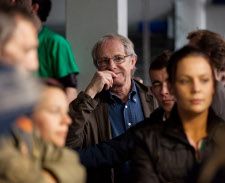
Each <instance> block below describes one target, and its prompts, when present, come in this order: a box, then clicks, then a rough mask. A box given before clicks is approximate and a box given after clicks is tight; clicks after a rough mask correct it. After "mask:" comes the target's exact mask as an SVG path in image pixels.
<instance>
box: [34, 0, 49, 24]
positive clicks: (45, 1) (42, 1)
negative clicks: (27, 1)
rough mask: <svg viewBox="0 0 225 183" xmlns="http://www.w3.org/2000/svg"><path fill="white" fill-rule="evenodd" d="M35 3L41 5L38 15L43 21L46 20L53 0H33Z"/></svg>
mask: <svg viewBox="0 0 225 183" xmlns="http://www.w3.org/2000/svg"><path fill="white" fill-rule="evenodd" d="M34 4H38V5H39V9H38V12H37V15H38V17H39V18H40V20H41V21H42V22H46V21H47V18H48V16H49V13H50V11H51V8H52V1H51V0H32V5H34Z"/></svg>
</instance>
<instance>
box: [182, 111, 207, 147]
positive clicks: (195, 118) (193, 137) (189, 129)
mask: <svg viewBox="0 0 225 183" xmlns="http://www.w3.org/2000/svg"><path fill="white" fill-rule="evenodd" d="M179 115H180V118H181V121H182V125H183V128H184V132H185V134H186V136H187V138H188V141H189V143H190V144H191V145H192V146H193V147H194V148H195V149H197V148H198V144H199V142H200V141H201V140H202V139H203V138H204V137H206V136H207V117H208V110H206V111H204V112H202V113H200V114H199V113H198V114H195V115H190V114H187V112H182V111H179Z"/></svg>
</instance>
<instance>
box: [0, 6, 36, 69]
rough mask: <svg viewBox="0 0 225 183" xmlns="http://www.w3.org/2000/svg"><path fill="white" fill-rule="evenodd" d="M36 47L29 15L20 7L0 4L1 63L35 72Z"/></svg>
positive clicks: (33, 26) (34, 31)
mask: <svg viewBox="0 0 225 183" xmlns="http://www.w3.org/2000/svg"><path fill="white" fill-rule="evenodd" d="M37 46H38V40H37V31H36V28H35V25H34V21H33V18H31V16H30V13H29V12H28V11H27V10H26V9H24V8H22V7H20V6H10V5H8V4H5V3H0V59H1V62H4V64H7V65H17V66H19V67H23V68H24V69H25V70H28V71H36V70H37V69H38V58H37Z"/></svg>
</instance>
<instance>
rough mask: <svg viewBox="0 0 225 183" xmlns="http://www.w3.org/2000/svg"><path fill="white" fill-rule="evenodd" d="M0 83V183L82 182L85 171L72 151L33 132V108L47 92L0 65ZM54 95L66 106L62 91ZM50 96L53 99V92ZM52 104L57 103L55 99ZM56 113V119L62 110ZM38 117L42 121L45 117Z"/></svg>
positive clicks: (23, 73)
mask: <svg viewBox="0 0 225 183" xmlns="http://www.w3.org/2000/svg"><path fill="white" fill-rule="evenodd" d="M0 80H1V82H0V88H1V92H0V98H1V101H0V126H1V128H0V129H1V130H0V146H1V148H0V154H1V156H0V180H2V181H3V180H4V181H6V182H10V183H14V182H15V183H18V182H21V183H22V182H23V183H30V182H32V183H36V182H37V183H39V182H40V183H45V182H46V183H47V182H48V183H56V182H57V183H70V182H71V183H72V182H78V183H80V182H84V181H85V172H84V169H83V167H82V166H81V165H80V163H79V158H78V157H77V155H76V154H75V152H72V151H70V150H68V149H66V148H63V147H62V146H63V143H62V142H61V141H54V140H53V139H48V141H49V143H47V142H45V141H44V140H42V138H43V139H45V136H41V135H42V134H39V135H38V134H37V133H35V132H36V130H35V129H34V127H35V124H34V123H33V120H32V114H36V110H33V109H35V108H36V104H37V103H38V102H39V103H40V102H41V101H39V100H40V99H42V97H41V98H40V97H39V93H42V95H45V94H44V93H45V92H46V90H42V89H43V88H42V87H41V86H40V83H39V82H37V81H36V80H34V78H32V77H30V76H29V75H27V73H25V72H22V71H21V70H18V69H17V68H16V67H9V66H5V65H0ZM31 88H32V89H33V90H31ZM54 91H55V90H54ZM55 92H56V93H55V95H57V96H58V97H59V100H61V101H63V100H64V103H65V104H67V102H66V99H65V96H63V95H62V98H60V97H61V96H60V95H58V94H62V93H60V92H61V91H58V90H56V91H55ZM58 92H59V93H58ZM51 94H52V95H53V96H54V92H52V93H51ZM54 102H55V104H56V103H57V100H55V101H54ZM47 104H49V103H47ZM60 105H61V104H58V106H60ZM62 105H63V106H64V104H63V103H62ZM45 107H46V106H45ZM45 107H44V106H42V110H46V112H50V113H51V112H53V113H54V111H51V110H50V111H49V110H48V109H46V108H45ZM48 107H49V106H48ZM55 107H56V106H55ZM50 108H51V107H50ZM62 108H63V107H62ZM51 109H52V108H51ZM39 110H41V109H39ZM65 110H66V109H65ZM55 112H56V114H55V116H57V115H61V111H55ZM38 116H39V117H40V118H41V116H42V117H44V116H45V114H42V115H41V114H39V115H38ZM53 116H54V115H53ZM65 116H66V115H65ZM67 117H68V116H67ZM68 121H69V120H68ZM49 131H50V130H49ZM50 132H51V131H50ZM64 138H65V136H64ZM50 142H53V143H55V144H56V145H57V146H60V147H57V146H55V145H53V144H52V143H50ZM57 142H60V143H57ZM18 165H19V166H18Z"/></svg>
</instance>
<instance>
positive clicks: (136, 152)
mask: <svg viewBox="0 0 225 183" xmlns="http://www.w3.org/2000/svg"><path fill="white" fill-rule="evenodd" d="M145 140H146V139H144V137H143V136H142V135H141V134H140V136H139V135H137V136H136V137H135V148H134V149H133V151H132V155H131V157H132V158H131V160H132V161H131V162H132V163H131V167H132V169H131V170H132V172H131V173H132V181H133V182H135V183H139V182H141V183H145V182H146V183H160V181H159V178H158V175H157V173H156V171H155V168H154V167H155V165H154V161H153V157H152V156H151V152H150V149H149V148H151V147H152V146H151V147H149V145H148V144H149V142H147V143H146V141H145ZM152 151H157V150H156V149H154V150H153V149H152Z"/></svg>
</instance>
